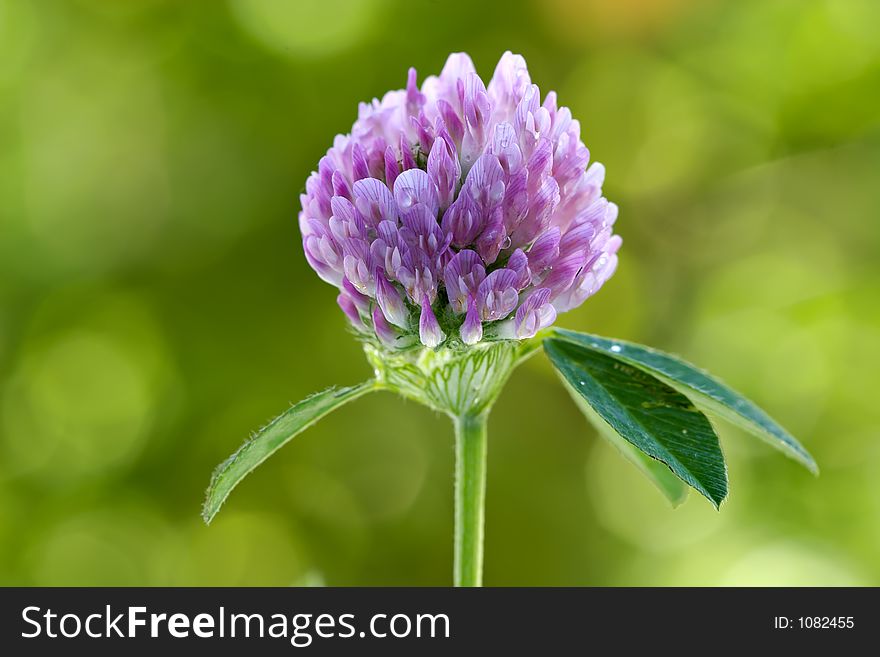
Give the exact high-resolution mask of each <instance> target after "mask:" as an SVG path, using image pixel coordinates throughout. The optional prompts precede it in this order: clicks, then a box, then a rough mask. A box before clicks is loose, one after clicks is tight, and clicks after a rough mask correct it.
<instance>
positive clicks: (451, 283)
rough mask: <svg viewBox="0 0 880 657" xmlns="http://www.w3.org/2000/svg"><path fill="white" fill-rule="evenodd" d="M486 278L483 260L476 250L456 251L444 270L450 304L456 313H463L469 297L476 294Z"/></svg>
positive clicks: (444, 280)
mask: <svg viewBox="0 0 880 657" xmlns="http://www.w3.org/2000/svg"><path fill="white" fill-rule="evenodd" d="M485 278H486V269H485V268H484V267H483V261H482V260H481V259H480V256H478V255H477V254H476V253H475V252H474V251H470V250H464V251H459V252H458V253H456V254H455V255H454V256H453V257H452V259H451V260H450V261H449V263H448V264H447V265H446V268H445V270H444V272H443V282H444V283H445V284H446V295H447V297H448V299H449V305H450V306H451V307H452V310H453V311H455V312H456V313H463V312H464V311H465V309H466V306H467V300H468V297H469V296H471V295H474V294H476V292H477V289H478V288H479V286H480V283H482V282H483V280H484V279H485Z"/></svg>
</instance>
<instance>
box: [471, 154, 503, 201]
mask: <svg viewBox="0 0 880 657" xmlns="http://www.w3.org/2000/svg"><path fill="white" fill-rule="evenodd" d="M464 187H465V189H466V190H467V193H468V194H469V195H470V197H471V198H472V199H473V200H474V203H476V204H477V205H478V206H479V207H480V208H481V209H482V210H483V211H484V212H488V211H489V210H491V209H492V208H495V207H497V206H498V205H499V204H500V203H501V200H502V199H503V198H504V169H502V168H501V163H500V162H499V161H498V158H497V157H495V156H494V155H492V154H491V153H485V154H483V155H481V156H480V158H479V159H478V160H477V161H476V163H475V164H474V166H473V168H472V169H471V170H470V172H469V173H468V176H467V180H466V181H465V184H464Z"/></svg>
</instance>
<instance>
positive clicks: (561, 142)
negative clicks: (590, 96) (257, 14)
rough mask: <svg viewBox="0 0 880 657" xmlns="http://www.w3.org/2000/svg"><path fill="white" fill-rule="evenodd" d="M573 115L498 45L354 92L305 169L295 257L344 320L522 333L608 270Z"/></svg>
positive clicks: (385, 331) (400, 343)
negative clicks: (367, 98) (359, 96)
mask: <svg viewBox="0 0 880 657" xmlns="http://www.w3.org/2000/svg"><path fill="white" fill-rule="evenodd" d="M589 159H590V153H589V150H588V149H587V147H586V146H585V145H584V144H583V142H582V141H581V135H580V124H579V123H578V121H577V120H575V119H573V118H572V116H571V112H570V111H569V110H568V108H567V107H559V106H558V105H557V102H556V94H555V93H554V92H552V91H551V92H549V93H548V94H546V95H545V96H544V99H543V102H542V100H541V94H540V91H539V90H538V87H537V85H534V84H532V83H531V80H530V78H529V73H528V70H527V68H526V63H525V60H524V59H523V58H522V57H521V56H519V55H514V54H512V53H510V52H506V53H504V55H503V56H502V57H501V60H500V61H499V62H498V66H497V67H496V69H495V74H494V75H493V76H492V79H491V80H490V81H489V84H488V86H487V85H484V84H483V81H482V80H481V79H480V76H479V75H477V73H476V71H475V69H474V65H473V63H472V62H471V59H470V57H468V56H467V55H466V54H464V53H456V54H453V55H450V57H449V59H448V60H447V62H446V65H445V66H444V67H443V70H442V71H441V73H440V75H439V76H436V77H435V76H431V77H428V78H427V79H426V80H425V81H424V82H423V83H422V85H421V87H419V86H418V84H417V78H416V71H415V69H412V68H411V69H410V70H409V77H408V80H407V85H406V89H401V90H397V91H389V92H388V93H386V94H385V96H384V97H383V98H382V100H381V101H380V100H373V101H372V102H371V103H361V105H360V108H359V111H358V119H357V121H355V123H354V126H353V127H352V131H351V134H348V135H339V136H337V137H336V139H335V140H334V142H333V146H332V147H331V148H330V150H328V151H327V154H326V155H325V156H324V157H323V158H321V160H320V162H319V163H318V170H317V171H316V172H313V173H312V174H311V175H310V176H309V178H308V180H307V182H306V192H305V194H303V195H302V196H301V202H302V210H301V212H300V215H299V224H300V229H301V231H302V236H303V248H304V250H305V255H306V258H307V260H308V262H309V264H310V265H311V266H312V268H313V269H314V270H315V271H316V272H317V273H318V275H319V276H320V277H321V278H322V279H324V280H325V281H327V282H328V283H330V284H331V285H334V286H336V287H337V288H339V296H338V299H337V300H338V303H339V306H340V307H341V308H342V310H343V311H344V313H345V314H346V316H347V317H348V318H349V320H350V322H351V324H352V326H353V327H354V328H355V329H356V330H357V331H358V332H359V333H361V334H363V335H364V336H366V337H368V338H369V339H374V338H375V339H376V340H378V342H379V343H380V344H381V345H383V346H384V347H386V348H388V349H392V350H393V349H395V348H402V347H408V346H411V345H413V344H414V343H416V336H417V339H418V341H420V342H421V344H422V345H424V346H425V347H431V348H433V347H438V346H440V345H441V344H443V343H444V342H445V341H446V340H447V339H450V338H458V339H459V340H460V341H461V342H462V343H464V344H466V345H474V344H476V343H478V342H480V341H481V340H493V339H495V340H497V339H520V340H521V339H526V338H531V337H533V336H534V335H535V334H537V332H538V331H539V330H541V329H543V328H546V327H548V326H550V325H551V324H552V323H553V322H554V320H555V319H556V315H557V313H560V312H565V311H567V310H570V309H572V308H574V307H576V306H579V305H580V304H581V303H583V302H584V300H586V299H587V298H588V297H589V296H590V295H592V294H594V293H595V292H596V291H597V290H598V289H599V288H600V287H601V286H602V284H603V283H604V282H605V281H606V280H608V278H609V277H610V276H611V275H612V274H613V273H614V270H615V267H616V266H617V250H618V248H619V247H620V244H621V239H620V237H619V236H617V235H614V234H613V233H612V227H613V224H614V221H615V219H616V218H617V206H616V205H615V204H614V203H610V202H609V201H607V200H606V199H605V198H604V197H603V196H602V182H603V178H604V175H605V170H604V168H603V166H602V165H601V164H599V163H593V164H592V165H590V166H589V167H588V164H589Z"/></svg>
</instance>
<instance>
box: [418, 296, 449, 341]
mask: <svg viewBox="0 0 880 657" xmlns="http://www.w3.org/2000/svg"><path fill="white" fill-rule="evenodd" d="M444 339H446V335H445V334H444V333H443V331H442V329H441V328H440V324H438V323H437V318H436V317H435V316H434V311H433V310H431V302H430V300H429V299H428V296H427V295H425V296H424V297H423V298H422V314H421V316H420V317H419V340H420V341H421V343H422V344H423V345H425V346H426V347H429V348H431V349H434V348H435V347H437V346H439V345H440V343H441V342H443V340H444Z"/></svg>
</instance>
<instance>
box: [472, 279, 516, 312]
mask: <svg viewBox="0 0 880 657" xmlns="http://www.w3.org/2000/svg"><path fill="white" fill-rule="evenodd" d="M517 281H518V276H517V274H516V272H515V271H512V270H510V269H496V270H495V271H493V272H492V273H491V274H489V275H488V276H486V279H485V280H484V281H483V282H482V283H480V287H479V289H478V291H477V303H478V306H479V310H480V317H481V318H482V319H483V320H484V321H487V322H493V321H496V320H499V319H504V318H505V317H507V316H508V315H509V314H510V313H511V312H512V311H513V309H514V308H516V304H517V302H518V301H519V294H518V293H517V289H516V285H517Z"/></svg>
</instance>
